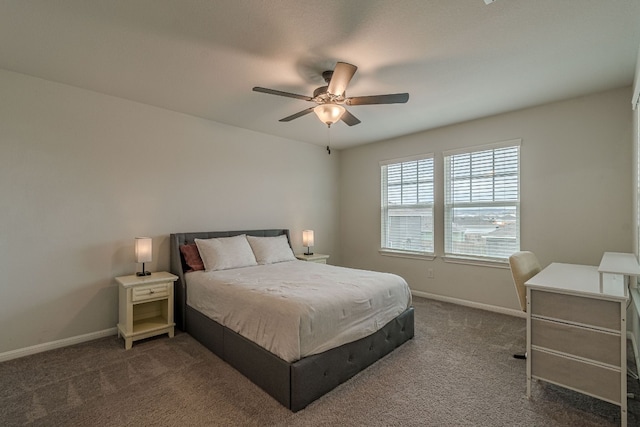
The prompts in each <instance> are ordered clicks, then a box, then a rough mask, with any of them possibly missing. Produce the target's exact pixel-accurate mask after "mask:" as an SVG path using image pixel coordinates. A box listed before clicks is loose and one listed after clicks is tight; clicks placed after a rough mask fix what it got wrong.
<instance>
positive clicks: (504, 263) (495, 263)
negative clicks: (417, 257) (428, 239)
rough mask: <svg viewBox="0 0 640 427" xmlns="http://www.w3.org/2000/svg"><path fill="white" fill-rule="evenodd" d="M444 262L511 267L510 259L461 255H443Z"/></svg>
mask: <svg viewBox="0 0 640 427" xmlns="http://www.w3.org/2000/svg"><path fill="white" fill-rule="evenodd" d="M442 259H443V260H444V262H450V263H452V264H467V265H476V266H479V267H493V268H505V269H509V268H510V267H509V261H506V260H505V261H498V260H495V261H494V260H488V259H481V258H467V257H461V256H451V255H449V256H443V257H442Z"/></svg>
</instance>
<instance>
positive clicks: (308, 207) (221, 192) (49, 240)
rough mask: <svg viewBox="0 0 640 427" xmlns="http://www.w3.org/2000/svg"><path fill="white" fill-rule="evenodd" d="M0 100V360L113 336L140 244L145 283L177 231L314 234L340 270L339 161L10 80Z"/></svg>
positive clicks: (300, 146)
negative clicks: (72, 340)
mask: <svg viewBox="0 0 640 427" xmlns="http://www.w3.org/2000/svg"><path fill="white" fill-rule="evenodd" d="M0 100H1V101H0V324H1V325H3V328H2V333H1V334H0V354H1V353H3V352H9V351H11V350H15V349H21V348H25V347H30V346H35V345H38V344H42V343H48V342H53V341H57V340H64V339H67V338H69V337H74V336H78V335H82V334H91V333H94V332H96V331H101V330H105V329H109V328H114V327H115V325H116V323H117V309H118V307H117V287H116V285H115V283H114V280H113V278H114V277H115V276H118V275H125V274H132V273H133V272H134V271H135V270H136V269H137V268H139V267H138V266H137V265H136V264H135V263H134V258H133V239H134V237H135V236H142V235H144V236H151V237H153V243H154V248H153V249H154V256H153V262H152V263H150V264H147V267H148V269H149V270H151V271H157V270H165V269H167V268H168V267H169V246H168V235H169V234H170V233H172V232H184V231H203V230H225V229H227V230H228V229H248V228H271V227H273V228H290V229H291V232H292V241H293V244H294V248H296V249H298V250H299V251H302V249H303V248H302V243H301V234H302V230H303V229H306V228H311V229H314V230H315V236H316V247H315V249H316V250H317V251H318V252H326V253H330V254H331V255H332V258H331V260H332V261H333V262H338V261H339V246H338V237H339V236H338V234H337V230H338V188H339V187H338V173H339V169H338V166H339V158H340V153H339V152H337V151H334V152H332V154H331V156H328V155H327V154H326V151H325V149H324V147H318V146H315V145H310V144H306V143H301V142H297V141H291V140H286V139H282V138H277V137H272V136H269V135H264V134H258V133H255V132H251V131H247V130H243V129H238V128H234V127H230V126H226V125H222V124H219V123H214V122H210V121H207V120H203V119H199V118H195V117H191V116H187V115H183V114H178V113H175V112H171V111H167V110H162V109H158V108H154V107H150V106H147V105H143V104H138V103H134V102H129V101H126V100H123V99H119V98H114V97H109V96H105V95H101V94H98V93H94V92H90V91H86V90H82V89H78V88H73V87H69V86H65V85H61V84H56V83H52V82H49V81H45V80H41V79H36V78H32V77H28V76H25V75H21V74H15V73H11V72H7V71H0ZM212 102H216V100H215V99H213V98H212Z"/></svg>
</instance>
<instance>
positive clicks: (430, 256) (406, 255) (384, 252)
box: [378, 248, 436, 261]
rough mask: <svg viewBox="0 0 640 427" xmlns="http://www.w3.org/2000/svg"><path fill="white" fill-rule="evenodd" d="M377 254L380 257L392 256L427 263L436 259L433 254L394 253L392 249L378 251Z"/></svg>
mask: <svg viewBox="0 0 640 427" xmlns="http://www.w3.org/2000/svg"><path fill="white" fill-rule="evenodd" d="M378 253H379V254H380V255H382V256H392V257H397V258H412V259H422V260H427V261H433V260H434V259H436V256H435V254H432V253H427V252H408V251H394V250H392V249H384V248H380V249H378Z"/></svg>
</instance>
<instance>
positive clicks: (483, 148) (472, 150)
mask: <svg viewBox="0 0 640 427" xmlns="http://www.w3.org/2000/svg"><path fill="white" fill-rule="evenodd" d="M521 145H522V139H521V138H518V139H510V140H508V141H501V142H494V143H492V144H483V145H475V146H471V147H464V148H457V149H454V150H448V151H443V152H442V156H443V157H448V156H455V155H457V154H469V153H475V152H478V151H489V150H496V149H498V148H507V147H520V146H521Z"/></svg>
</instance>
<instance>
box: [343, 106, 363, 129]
mask: <svg viewBox="0 0 640 427" xmlns="http://www.w3.org/2000/svg"><path fill="white" fill-rule="evenodd" d="M340 120H342V121H343V122H345V123H346V124H348V125H349V126H355V125H357V124H358V123H360V120H358V118H357V117H356V116H354V115H353V114H351V113H350V112H349V110H344V113H343V114H342V117H340Z"/></svg>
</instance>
